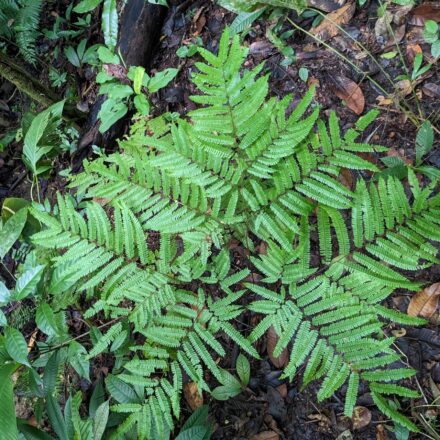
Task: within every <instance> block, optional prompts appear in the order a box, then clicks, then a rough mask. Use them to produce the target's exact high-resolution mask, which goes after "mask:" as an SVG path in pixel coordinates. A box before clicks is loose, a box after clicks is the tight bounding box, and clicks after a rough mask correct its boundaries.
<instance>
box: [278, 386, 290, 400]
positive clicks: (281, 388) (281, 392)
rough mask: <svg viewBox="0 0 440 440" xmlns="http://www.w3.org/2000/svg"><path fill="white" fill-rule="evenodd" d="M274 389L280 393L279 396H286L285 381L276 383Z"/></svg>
mask: <svg viewBox="0 0 440 440" xmlns="http://www.w3.org/2000/svg"><path fill="white" fill-rule="evenodd" d="M276 390H277V391H278V392H279V393H280V396H281V397H283V398H284V397H287V391H288V390H287V385H286V384H285V383H282V384H281V385H278V386H277V388H276Z"/></svg>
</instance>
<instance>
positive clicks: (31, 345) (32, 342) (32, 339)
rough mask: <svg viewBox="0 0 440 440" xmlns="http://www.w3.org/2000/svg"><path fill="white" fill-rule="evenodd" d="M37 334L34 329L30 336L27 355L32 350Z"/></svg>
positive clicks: (36, 330)
mask: <svg viewBox="0 0 440 440" xmlns="http://www.w3.org/2000/svg"><path fill="white" fill-rule="evenodd" d="M37 334H38V329H37V328H36V329H35V330H34V331H33V332H32V334H31V337H30V338H29V342H28V345H27V347H28V353H30V352H31V351H32V349H33V348H34V345H35V342H36V340H37Z"/></svg>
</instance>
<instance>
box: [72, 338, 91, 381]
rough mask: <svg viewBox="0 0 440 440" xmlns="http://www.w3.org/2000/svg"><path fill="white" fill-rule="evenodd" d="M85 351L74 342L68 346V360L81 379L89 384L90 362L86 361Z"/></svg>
mask: <svg viewBox="0 0 440 440" xmlns="http://www.w3.org/2000/svg"><path fill="white" fill-rule="evenodd" d="M86 356H87V350H86V349H85V348H84V347H83V346H82V345H81V344H80V343H79V342H76V341H72V342H71V343H70V344H69V352H68V358H69V363H70V365H72V367H73V368H74V369H75V371H76V372H77V373H78V374H79V376H80V377H81V378H85V379H87V380H88V381H89V382H90V373H89V370H90V362H89V361H88V360H87V359H86Z"/></svg>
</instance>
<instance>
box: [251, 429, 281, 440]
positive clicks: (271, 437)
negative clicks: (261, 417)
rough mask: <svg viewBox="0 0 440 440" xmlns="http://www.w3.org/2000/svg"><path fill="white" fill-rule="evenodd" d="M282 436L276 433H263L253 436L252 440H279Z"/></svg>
mask: <svg viewBox="0 0 440 440" xmlns="http://www.w3.org/2000/svg"><path fill="white" fill-rule="evenodd" d="M279 438H280V436H279V435H278V434H277V433H276V432H275V431H263V432H260V433H258V434H255V435H253V436H252V437H251V438H250V440H279Z"/></svg>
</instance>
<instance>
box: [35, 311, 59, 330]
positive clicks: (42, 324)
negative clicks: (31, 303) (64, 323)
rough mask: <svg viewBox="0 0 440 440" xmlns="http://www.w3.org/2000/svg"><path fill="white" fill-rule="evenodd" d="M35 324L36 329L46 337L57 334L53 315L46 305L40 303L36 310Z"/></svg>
mask: <svg viewBox="0 0 440 440" xmlns="http://www.w3.org/2000/svg"><path fill="white" fill-rule="evenodd" d="M35 322H36V323H37V326H38V328H39V329H40V330H41V331H42V332H43V333H45V334H46V335H48V336H55V335H57V333H58V328H57V323H56V321H55V313H54V311H53V310H52V308H51V307H50V305H49V304H47V303H41V304H40V305H39V306H38V308H37V313H36V317H35Z"/></svg>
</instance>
